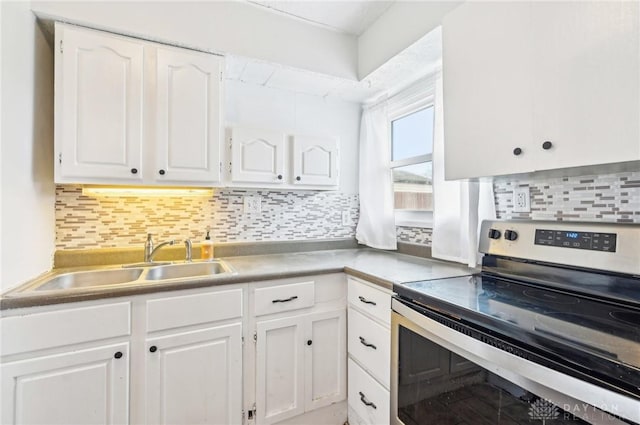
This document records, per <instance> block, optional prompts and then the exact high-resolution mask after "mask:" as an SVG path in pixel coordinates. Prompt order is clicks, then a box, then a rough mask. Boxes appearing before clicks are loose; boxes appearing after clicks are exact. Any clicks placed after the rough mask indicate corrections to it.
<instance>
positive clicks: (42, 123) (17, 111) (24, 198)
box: [0, 2, 55, 290]
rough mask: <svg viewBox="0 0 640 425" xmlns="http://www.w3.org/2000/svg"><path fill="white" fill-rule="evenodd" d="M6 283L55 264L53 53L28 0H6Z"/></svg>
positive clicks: (0, 260) (1, 278) (1, 193)
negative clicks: (15, 0) (26, 0)
mask: <svg viewBox="0 0 640 425" xmlns="http://www.w3.org/2000/svg"><path fill="white" fill-rule="evenodd" d="M0 7H1V8H2V12H1V13H0V15H1V31H2V39H1V43H2V44H1V49H0V52H1V53H0V54H1V55H2V65H1V66H2V73H1V78H2V109H1V119H2V129H1V140H0V141H1V150H2V156H1V158H0V160H1V165H2V166H1V169H0V174H2V177H1V178H0V182H1V186H0V188H1V190H0V197H1V198H2V201H1V208H2V214H1V218H0V220H1V224H0V226H1V227H0V230H1V231H2V235H1V238H0V244H1V246H2V248H1V257H0V264H1V272H0V273H1V274H0V287H1V288H2V289H3V290H4V289H7V288H9V287H11V286H15V285H16V284H19V283H21V282H23V281H25V280H28V279H29V278H31V277H34V276H36V275H38V274H40V273H42V272H44V271H46V270H48V269H50V268H51V263H52V258H53V251H54V238H55V219H54V202H55V197H54V194H55V193H54V185H53V52H52V51H51V49H50V47H49V46H48V44H47V42H46V40H45V38H44V36H43V34H42V32H41V31H40V29H39V27H38V26H37V24H36V21H35V17H34V15H33V13H31V10H30V5H29V3H27V2H2V3H1V5H0Z"/></svg>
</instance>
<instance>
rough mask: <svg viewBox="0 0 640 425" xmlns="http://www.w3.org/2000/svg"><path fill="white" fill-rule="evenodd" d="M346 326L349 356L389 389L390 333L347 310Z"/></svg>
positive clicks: (356, 313)
mask: <svg viewBox="0 0 640 425" xmlns="http://www.w3.org/2000/svg"><path fill="white" fill-rule="evenodd" d="M348 326H349V333H348V341H349V342H348V349H349V354H351V356H352V357H353V358H355V359H356V360H358V362H360V364H361V365H362V366H363V367H364V368H365V369H367V370H368V371H369V373H371V375H373V376H374V377H375V378H376V379H378V380H379V381H380V382H381V383H382V384H383V385H384V386H385V387H386V388H389V379H390V375H391V372H390V370H391V369H390V368H391V366H390V341H391V332H389V329H386V328H385V327H383V326H381V325H379V324H378V323H376V322H374V321H373V320H371V319H369V318H368V317H366V316H364V315H363V314H360V313H359V312H357V311H356V310H354V309H349V325H348Z"/></svg>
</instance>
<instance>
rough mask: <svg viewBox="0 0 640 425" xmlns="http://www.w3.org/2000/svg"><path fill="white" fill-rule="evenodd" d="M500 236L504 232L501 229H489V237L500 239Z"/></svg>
mask: <svg viewBox="0 0 640 425" xmlns="http://www.w3.org/2000/svg"><path fill="white" fill-rule="evenodd" d="M500 236H502V234H501V233H500V230H498V229H489V239H500Z"/></svg>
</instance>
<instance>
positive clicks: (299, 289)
mask: <svg viewBox="0 0 640 425" xmlns="http://www.w3.org/2000/svg"><path fill="white" fill-rule="evenodd" d="M314 297H315V282H313V281H310V282H300V283H291V284H286V285H278V286H269V287H266V288H256V290H255V305H254V313H255V315H256V316H263V315H265V314H273V313H280V312H283V311H290V310H297V309H299V308H307V307H311V306H313V303H314Z"/></svg>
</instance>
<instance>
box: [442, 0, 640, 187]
mask: <svg viewBox="0 0 640 425" xmlns="http://www.w3.org/2000/svg"><path fill="white" fill-rule="evenodd" d="M639 8H640V7H639V5H638V3H637V2H617V1H615V2H511V3H509V2H499V3H474V2H470V3H465V4H464V5H462V6H460V7H458V8H456V9H455V10H453V11H452V12H451V13H450V14H448V15H447V16H446V17H445V19H444V21H443V74H444V76H443V81H444V108H445V109H444V122H445V175H446V178H447V179H459V178H475V177H482V176H494V175H504V174H514V173H526V172H533V171H542V170H551V169H559V168H567V167H579V166H590V165H599V164H608V163H618V162H626V161H638V160H640V142H639V140H640V78H638V75H640V65H639V61H640V55H638V51H639V49H640V43H639V34H640V23H639V22H640V19H639V18H640V14H639Z"/></svg>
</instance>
